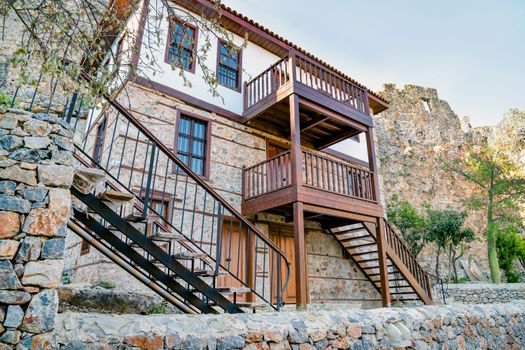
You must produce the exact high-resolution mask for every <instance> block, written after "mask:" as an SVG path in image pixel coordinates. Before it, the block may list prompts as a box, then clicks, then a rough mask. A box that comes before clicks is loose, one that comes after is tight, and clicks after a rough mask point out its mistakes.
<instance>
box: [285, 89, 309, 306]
mask: <svg viewBox="0 0 525 350" xmlns="http://www.w3.org/2000/svg"><path fill="white" fill-rule="evenodd" d="M289 99H290V138H291V141H292V145H291V148H290V156H291V163H292V184H294V186H295V188H297V190H300V189H301V186H302V184H303V161H302V151H301V126H300V116H299V99H298V97H297V95H295V94H292V95H290V98H289ZM293 226H294V228H293V232H294V247H295V249H294V250H295V288H296V294H295V295H296V305H297V307H301V306H306V305H307V304H308V267H307V256H306V240H305V236H304V213H303V203H302V202H295V203H294V204H293Z"/></svg>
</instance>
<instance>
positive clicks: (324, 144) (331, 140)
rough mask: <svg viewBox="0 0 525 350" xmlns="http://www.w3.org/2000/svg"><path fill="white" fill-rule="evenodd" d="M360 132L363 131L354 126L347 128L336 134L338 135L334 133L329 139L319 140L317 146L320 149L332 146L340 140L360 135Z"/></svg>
mask: <svg viewBox="0 0 525 350" xmlns="http://www.w3.org/2000/svg"><path fill="white" fill-rule="evenodd" d="M359 133H361V131H359V130H356V129H354V128H352V129H347V130H345V131H342V132H340V133H339V134H336V135H334V136H332V137H329V138H328V139H324V140H322V142H319V143H318V144H317V145H316V147H317V148H319V149H323V148H326V147H330V146H332V145H333V144H335V143H337V142H339V141H343V140H345V139H347V138H349V137H352V136H355V135H358V134H359Z"/></svg>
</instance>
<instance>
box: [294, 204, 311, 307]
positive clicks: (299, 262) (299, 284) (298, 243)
mask: <svg viewBox="0 0 525 350" xmlns="http://www.w3.org/2000/svg"><path fill="white" fill-rule="evenodd" d="M303 213H304V210H303V203H302V202H295V203H294V204H293V218H294V220H293V221H294V225H293V233H294V248H295V293H296V294H295V295H296V302H295V303H296V306H297V308H300V307H305V306H306V305H307V304H308V267H307V266H308V256H307V253H306V238H305V234H304V216H303V215H304V214H303Z"/></svg>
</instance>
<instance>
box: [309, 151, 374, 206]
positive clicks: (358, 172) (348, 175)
mask: <svg viewBox="0 0 525 350" xmlns="http://www.w3.org/2000/svg"><path fill="white" fill-rule="evenodd" d="M302 162H303V185H304V186H308V187H312V188H316V189H319V190H323V191H328V192H332V193H335V194H340V195H344V196H349V197H354V198H357V199H362V200H367V201H375V195H374V186H373V182H372V181H373V173H372V172H371V171H369V170H365V169H360V168H357V167H354V166H351V165H349V164H346V163H343V162H339V161H335V160H333V159H330V158H328V157H324V156H321V155H318V154H313V153H310V152H307V151H303V157H302Z"/></svg>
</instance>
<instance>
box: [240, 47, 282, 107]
mask: <svg viewBox="0 0 525 350" xmlns="http://www.w3.org/2000/svg"><path fill="white" fill-rule="evenodd" d="M290 79H291V77H290V69H289V64H288V57H285V58H283V59H280V60H279V61H277V62H276V63H274V64H272V65H271V66H270V67H269V68H267V69H266V70H265V71H264V72H262V73H261V74H259V75H258V76H256V77H255V78H253V79H252V80H250V81H249V82H246V83H244V110H247V109H249V108H250V107H252V106H254V105H256V104H257V103H258V102H260V101H262V100H264V99H265V98H266V97H268V96H270V95H271V94H272V93H274V92H276V91H277V89H279V88H280V87H281V86H283V85H284V84H286V83H288V82H289V81H290Z"/></svg>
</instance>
